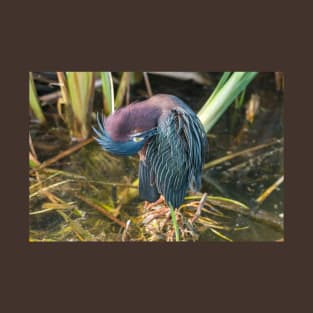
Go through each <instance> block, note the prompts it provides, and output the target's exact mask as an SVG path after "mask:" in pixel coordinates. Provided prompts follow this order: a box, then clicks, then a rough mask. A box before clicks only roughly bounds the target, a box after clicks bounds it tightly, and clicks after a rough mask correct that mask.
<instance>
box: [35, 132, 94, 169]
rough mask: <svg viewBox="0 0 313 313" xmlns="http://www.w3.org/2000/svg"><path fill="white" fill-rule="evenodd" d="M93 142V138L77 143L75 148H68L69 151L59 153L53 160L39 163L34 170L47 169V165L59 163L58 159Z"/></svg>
mask: <svg viewBox="0 0 313 313" xmlns="http://www.w3.org/2000/svg"><path fill="white" fill-rule="evenodd" d="M94 140H95V139H94V138H88V139H86V140H84V141H82V142H80V143H78V144H77V145H75V146H73V147H71V148H69V149H67V150H65V151H62V152H60V153H59V154H58V155H56V156H54V157H53V158H51V159H49V160H47V161H44V162H43V163H41V165H40V166H38V167H37V168H36V170H41V169H43V168H45V167H47V166H49V165H51V164H53V163H55V162H57V161H59V160H60V159H63V158H65V157H66V156H68V155H70V154H72V153H73V152H75V151H77V150H79V149H80V148H82V147H84V146H86V145H88V144H89V143H91V142H93V141H94Z"/></svg>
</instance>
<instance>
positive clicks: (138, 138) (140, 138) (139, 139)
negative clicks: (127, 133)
mask: <svg viewBox="0 0 313 313" xmlns="http://www.w3.org/2000/svg"><path fill="white" fill-rule="evenodd" d="M142 140H144V138H143V137H133V141H135V142H140V141H142Z"/></svg>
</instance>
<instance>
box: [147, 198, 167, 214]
mask: <svg viewBox="0 0 313 313" xmlns="http://www.w3.org/2000/svg"><path fill="white" fill-rule="evenodd" d="M162 202H164V197H163V196H162V195H161V196H160V198H159V199H158V200H157V201H155V202H153V203H149V202H148V201H145V207H144V208H145V210H146V211H148V210H150V209H151V208H152V207H154V206H156V205H158V204H161V203H162Z"/></svg>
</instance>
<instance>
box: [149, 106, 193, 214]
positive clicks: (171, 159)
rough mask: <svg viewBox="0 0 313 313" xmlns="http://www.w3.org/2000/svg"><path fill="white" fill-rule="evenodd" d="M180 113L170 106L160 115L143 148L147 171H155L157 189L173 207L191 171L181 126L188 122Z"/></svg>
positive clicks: (182, 199)
mask: <svg viewBox="0 0 313 313" xmlns="http://www.w3.org/2000/svg"><path fill="white" fill-rule="evenodd" d="M184 115H185V113H184V112H183V111H182V112H181V111H180V110H177V109H173V110H171V112H170V113H168V114H167V115H166V116H164V117H162V118H160V120H159V125H158V133H157V134H156V135H155V136H154V137H153V138H152V140H151V141H150V142H149V144H148V146H147V151H146V160H147V162H148V164H149V165H150V166H151V170H150V171H153V173H155V184H156V187H157V190H158V191H159V193H161V194H162V195H163V196H164V198H165V200H166V202H167V203H168V204H171V205H172V206H173V207H174V208H177V207H179V206H180V204H181V203H182V202H183V201H184V197H185V194H186V191H187V189H188V185H189V182H190V180H191V174H192V171H191V168H190V165H191V162H192V160H190V152H189V147H188V139H187V138H186V135H185V130H184V129H185V128H186V127H188V125H186V121H185V118H186V117H184ZM188 136H190V134H189V132H188Z"/></svg>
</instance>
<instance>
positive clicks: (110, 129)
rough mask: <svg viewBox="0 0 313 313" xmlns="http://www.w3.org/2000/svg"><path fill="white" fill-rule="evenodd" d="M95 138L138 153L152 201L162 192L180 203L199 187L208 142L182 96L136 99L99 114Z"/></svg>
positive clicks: (144, 193)
mask: <svg viewBox="0 0 313 313" xmlns="http://www.w3.org/2000/svg"><path fill="white" fill-rule="evenodd" d="M98 127H99V130H96V129H94V131H95V132H96V134H97V136H98V137H97V138H96V140H97V141H98V143H99V144H100V145H101V147H102V148H103V149H104V150H106V151H109V152H111V153H113V154H117V155H134V154H136V153H138V154H139V157H140V162H139V194H140V197H141V198H142V199H144V200H147V201H149V202H155V201H156V200H158V199H159V197H160V195H163V197H164V199H165V201H166V203H167V204H170V205H172V207H174V208H178V207H179V206H180V205H181V204H182V203H183V201H184V197H185V195H186V192H187V189H188V188H189V187H190V188H191V189H192V190H194V191H196V190H199V188H200V186H201V170H202V166H203V163H204V159H205V155H206V152H207V148H208V143H207V136H206V133H205V130H204V128H203V126H202V124H201V122H200V120H199V119H198V117H197V115H196V114H195V113H194V112H193V111H192V110H191V109H190V108H189V107H188V106H187V104H185V103H184V102H183V101H182V100H181V99H179V98H177V97H175V96H172V95H166V94H158V95H155V96H153V97H151V98H149V99H147V100H145V101H141V102H135V103H131V104H129V105H128V106H126V107H123V108H120V109H118V110H117V111H115V112H114V113H113V114H111V115H110V116H109V117H108V118H107V119H105V118H104V117H103V118H102V119H99V118H98Z"/></svg>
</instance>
